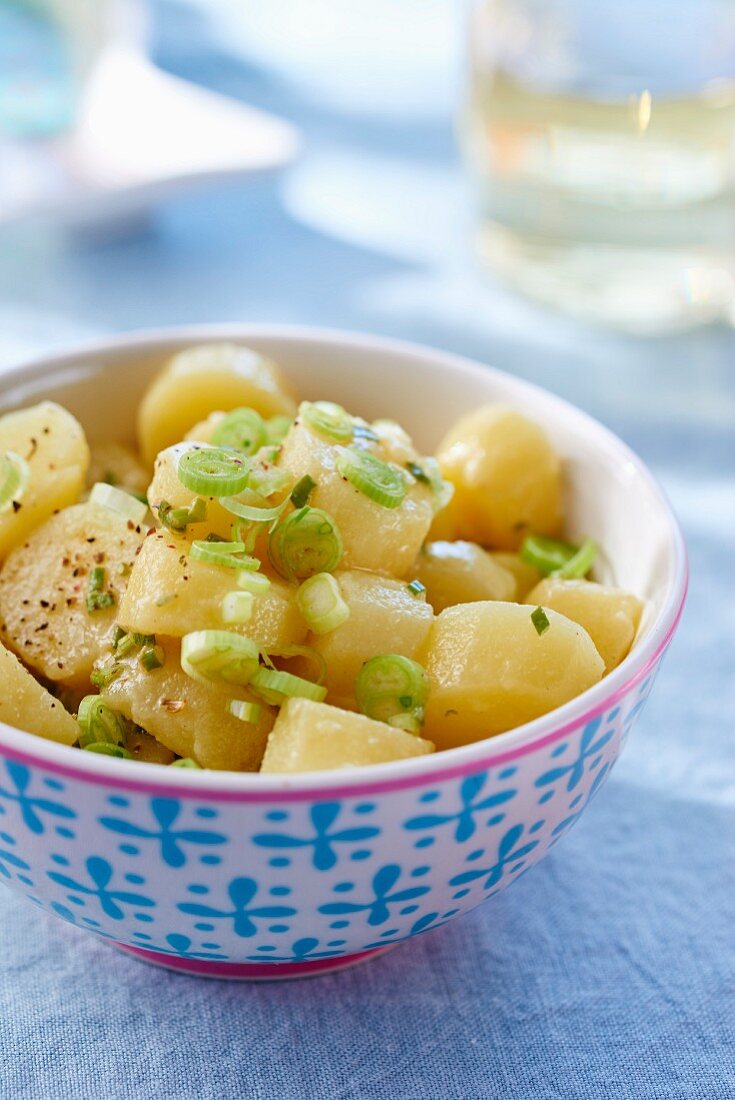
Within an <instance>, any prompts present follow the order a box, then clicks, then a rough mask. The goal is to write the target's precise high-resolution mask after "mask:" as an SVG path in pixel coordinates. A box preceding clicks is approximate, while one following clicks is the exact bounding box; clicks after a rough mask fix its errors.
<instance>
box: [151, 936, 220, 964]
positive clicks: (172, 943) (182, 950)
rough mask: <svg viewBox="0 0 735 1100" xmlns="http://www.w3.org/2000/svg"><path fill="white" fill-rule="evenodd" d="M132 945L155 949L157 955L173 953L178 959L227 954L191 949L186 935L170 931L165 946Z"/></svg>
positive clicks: (214, 957)
mask: <svg viewBox="0 0 735 1100" xmlns="http://www.w3.org/2000/svg"><path fill="white" fill-rule="evenodd" d="M132 946H133V947H138V948H142V949H143V950H145V951H155V952H156V954H158V955H175V956H176V958H179V959H226V958H227V955H218V954H216V953H214V952H212V951H192V949H191V948H192V941H191V940H190V939H189V937H188V936H183V935H182V934H181V933H180V932H172V933H171V934H170V935H168V936H166V947H161V946H159V945H158V944H156V945H154V944H152V943H135V944H133V945H132Z"/></svg>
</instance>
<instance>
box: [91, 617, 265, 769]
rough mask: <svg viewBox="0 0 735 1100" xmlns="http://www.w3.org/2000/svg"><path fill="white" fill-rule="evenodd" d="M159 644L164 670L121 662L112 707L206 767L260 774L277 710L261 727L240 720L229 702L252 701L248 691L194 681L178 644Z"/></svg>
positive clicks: (110, 692) (107, 692) (109, 691)
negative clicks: (259, 770)
mask: <svg viewBox="0 0 735 1100" xmlns="http://www.w3.org/2000/svg"><path fill="white" fill-rule="evenodd" d="M157 640H158V644H159V645H161V646H162V648H163V651H164V655H165V660H164V664H163V667H162V668H159V669H155V670H154V671H153V672H146V671H145V670H144V669H143V668H142V667H141V665H140V662H139V661H138V660H137V659H136V658H135V657H130V658H126V659H125V660H124V661H121V662H120V665H121V668H122V671H121V673H120V675H118V676H117V677H115V679H114V680H112V681H111V683H110V684H109V685H108V686H107V687H106V688H105V689H104V691H103V692H102V694H103V696H104V698H105V699H106V700H107V702H108V703H109V704H110V706H111V707H113V708H114V709H115V710H118V711H120V713H121V714H124V715H125V717H126V718H130V719H132V721H133V722H135V723H137V725H139V726H142V727H143V728H144V729H145V730H147V731H148V733H150V734H152V735H153V736H154V737H155V738H156V740H157V741H159V742H160V743H161V744H162V745H164V746H165V747H166V748H168V749H170V750H171V751H172V752H175V753H176V754H177V755H178V756H188V757H191V758H192V759H193V760H196V762H197V764H201V766H202V767H203V768H216V769H218V770H229V771H238V772H242V771H257V770H258V768H259V766H260V761H261V759H262V757H263V752H264V750H265V744H266V739H267V737H268V732H269V731H270V729H271V727H272V725H273V720H274V711H273V710H272V709H271V708H270V707H266V706H263V707H262V708H261V713H260V717H259V719H258V722H257V723H256V724H254V723H252V722H242V721H241V720H240V719H239V718H235V717H234V716H233V715H231V714H230V713H229V711H228V710H227V703H228V702H229V700H230V699H233V698H237V699H247V698H249V696H248V694H247V692H246V691H245V690H240V689H237V688H235V687H232V686H228V685H226V684H222V685H221V686H220V685H217V684H202V683H199V681H198V680H192V678H191V677H190V676H187V675H186V673H185V672H184V671H183V669H182V668H181V663H180V662H181V646H180V643H179V641H178V639H176V638H160V637H159V638H158V639H157ZM251 701H252V698H251Z"/></svg>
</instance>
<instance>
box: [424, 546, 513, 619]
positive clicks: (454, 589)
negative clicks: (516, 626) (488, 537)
mask: <svg viewBox="0 0 735 1100" xmlns="http://www.w3.org/2000/svg"><path fill="white" fill-rule="evenodd" d="M413 576H415V577H416V579H417V580H420V581H421V583H422V584H423V585H425V586H426V599H427V600H428V602H429V603H430V604H431V606H432V607H433V608H434V611H435V612H437V614H438V613H439V612H440V611H443V610H444V608H445V607H453V606H454V605H455V604H458V603H473V602H475V601H477V600H512V599H513V598H514V596H515V592H516V582H515V579H514V577H513V576H512V574H511V573H509V572H508V571H507V570H506V569H503V568H502V566H500V565H498V564H497V562H495V561H493V559H492V557H491V556H490V554H488V552H487V551H486V550H483V549H482V547H481V546H478V545H477V543H474V542H427V543H426V544H425V545H424V546H423V547H422V549H421V553H420V554H419V556H418V557H417V559H416V562H415V564H414V568H413Z"/></svg>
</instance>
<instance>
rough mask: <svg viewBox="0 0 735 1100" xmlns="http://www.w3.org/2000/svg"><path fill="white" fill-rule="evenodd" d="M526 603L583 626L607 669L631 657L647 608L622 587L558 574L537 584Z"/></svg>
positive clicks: (609, 669) (610, 669)
mask: <svg viewBox="0 0 735 1100" xmlns="http://www.w3.org/2000/svg"><path fill="white" fill-rule="evenodd" d="M525 602H526V603H527V604H533V605H534V606H537V605H539V604H540V605H541V606H542V607H550V608H552V610H554V611H559V612H560V613H561V614H562V615H566V617H567V618H568V619H572V621H573V622H575V623H579V625H580V626H583V627H584V629H585V630H586V631H587V633H588V634H589V636H590V638H591V639H592V641H593V642H594V643H595V646H596V647H597V651H598V653H599V654H600V656H601V657H602V659H603V661H604V662H605V671H606V672H611V671H612V669H614V668H616V667H617V666H618V665H619V664H620V662H621V661H622V660H623V658H624V657H626V656H627V654H628V651H629V650H630V647H631V645H632V644H633V639H634V638H635V635H636V631H637V630H638V624H639V623H640V621H641V612H642V611H643V604H642V603H641V601H640V600H639V599H638V598H637V597H636V596H633V595H632V594H631V593H630V592H626V591H625V590H624V589H622V588H613V587H612V586H609V585H604V584H596V583H595V582H594V581H583V580H562V579H560V578H557V577H547V578H546V579H545V580H543V581H541V582H540V583H539V584H537V585H536V587H535V588H533V589H532V590H531V591H530V592H529V593H528V595H527V596H526V599H525Z"/></svg>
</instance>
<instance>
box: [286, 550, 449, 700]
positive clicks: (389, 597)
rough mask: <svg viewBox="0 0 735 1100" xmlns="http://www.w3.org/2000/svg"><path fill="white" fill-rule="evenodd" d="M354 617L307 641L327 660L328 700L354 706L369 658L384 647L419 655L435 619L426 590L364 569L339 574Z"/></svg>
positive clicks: (347, 602)
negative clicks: (417, 591) (422, 592)
mask: <svg viewBox="0 0 735 1100" xmlns="http://www.w3.org/2000/svg"><path fill="white" fill-rule="evenodd" d="M335 576H336V578H337V581H338V583H339V587H340V591H341V593H342V599H343V600H344V601H345V603H346V604H347V606H348V607H349V609H350V617H349V619H347V621H346V622H345V623H343V625H342V626H338V627H337V628H336V630H331V631H330V632H329V633H328V634H310V635H309V637H308V639H307V641H308V644H309V645H310V646H312V647H313V648H314V649H316V650H317V651H318V652H319V653H321V654H322V655H323V657H324V659H325V660H326V662H327V678H326V681H325V683H326V686H327V689H328V691H329V696H328V697H329V700H330V702H334V703H335V704H338V705H339V706H343V707H345V706H346V707H347V709H354V708H355V706H356V704H355V679H356V678H357V674H358V672H359V671H360V669H361V668H362V666H363V664H364V663H365V661H367V660H369V659H370V658H371V657H377V656H379V655H380V654H381V653H400V654H401V655H402V656H403V657H415V656H416V653H417V651H418V649H419V647H420V646H421V644H422V643H423V642H424V640H425V638H426V636H427V634H428V633H429V628H430V626H431V623H432V620H433V617H434V616H433V614H432V610H431V607H429V605H428V604H427V603H426V601H425V599H424V598H423V596H415V595H414V594H413V593H412V592H409V590H408V586H407V585H406V583H405V582H404V581H396V580H392V579H389V578H387V577H378V576H376V575H375V574H373V573H362V572H360V571H359V570H355V571H347V572H341V573H336V574H335Z"/></svg>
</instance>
